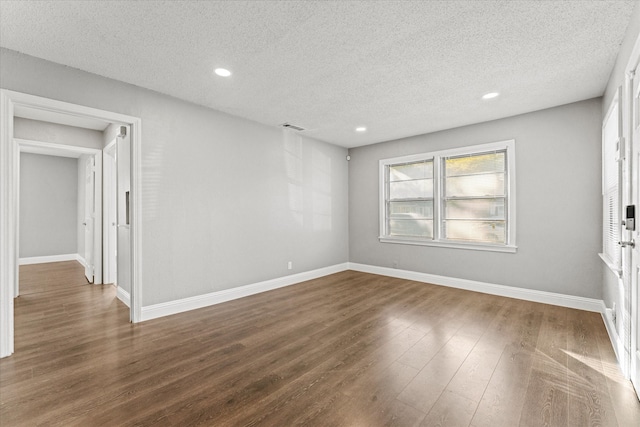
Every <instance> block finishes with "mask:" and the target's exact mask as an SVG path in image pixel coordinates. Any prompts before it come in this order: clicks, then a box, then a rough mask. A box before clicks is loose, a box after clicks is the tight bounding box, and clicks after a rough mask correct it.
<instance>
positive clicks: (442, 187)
mask: <svg viewBox="0 0 640 427" xmlns="http://www.w3.org/2000/svg"><path fill="white" fill-rule="evenodd" d="M514 159H515V143H514V141H513V140H511V141H504V142H497V143H492V144H483V145H476V146H472V147H465V148H460V149H452V150H445V151H438V152H432V153H424V154H417V155H412V156H404V157H396V158H393V159H386V160H381V161H380V201H381V202H380V241H382V242H389V243H406V244H414V245H430V246H445V247H456V248H469V249H483V250H494V251H503V252H515V249H516V247H515V185H514V184H515V177H514V172H515V162H514Z"/></svg>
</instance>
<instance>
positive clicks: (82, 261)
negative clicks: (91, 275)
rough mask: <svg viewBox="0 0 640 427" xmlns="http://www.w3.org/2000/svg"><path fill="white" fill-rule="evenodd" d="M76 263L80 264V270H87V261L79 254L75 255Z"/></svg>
mask: <svg viewBox="0 0 640 427" xmlns="http://www.w3.org/2000/svg"><path fill="white" fill-rule="evenodd" d="M76 261H78V262H79V263H80V264H82V268H87V260H86V259H84V257H83V256H82V255H80V254H76Z"/></svg>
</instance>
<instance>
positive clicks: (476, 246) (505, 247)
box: [378, 236, 518, 253]
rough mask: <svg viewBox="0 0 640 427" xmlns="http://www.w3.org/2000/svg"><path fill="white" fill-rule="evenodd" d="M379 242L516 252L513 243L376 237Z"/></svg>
mask: <svg viewBox="0 0 640 427" xmlns="http://www.w3.org/2000/svg"><path fill="white" fill-rule="evenodd" d="M378 239H379V240H380V242H381V243H398V244H402V245H417V246H436V247H440V248H451V249H469V250H473V251H489V252H507V253H516V251H517V249H518V247H517V246H513V245H500V246H498V245H488V244H482V243H455V242H436V241H433V240H423V239H412V238H411V237H386V236H380V237H378Z"/></svg>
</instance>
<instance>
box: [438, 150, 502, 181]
mask: <svg viewBox="0 0 640 427" xmlns="http://www.w3.org/2000/svg"><path fill="white" fill-rule="evenodd" d="M505 154H506V152H504V151H500V152H497V153H486V154H478V155H475V156H464V157H450V158H448V159H445V169H446V176H457V175H469V174H476V173H486V172H502V171H504V159H505Z"/></svg>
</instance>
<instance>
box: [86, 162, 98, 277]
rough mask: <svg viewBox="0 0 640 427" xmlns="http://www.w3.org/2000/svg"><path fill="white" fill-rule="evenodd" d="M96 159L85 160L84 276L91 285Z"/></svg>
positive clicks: (92, 273)
mask: <svg viewBox="0 0 640 427" xmlns="http://www.w3.org/2000/svg"><path fill="white" fill-rule="evenodd" d="M94 182H95V158H94V156H87V157H86V160H85V193H84V194H85V199H84V222H83V225H84V261H85V265H84V275H85V276H86V277H87V280H88V281H89V283H93V280H94V277H93V275H94V254H93V249H94V248H93V243H94V242H93V241H94V236H93V233H94V223H95V217H96V213H95V205H96V204H95V192H94Z"/></svg>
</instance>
